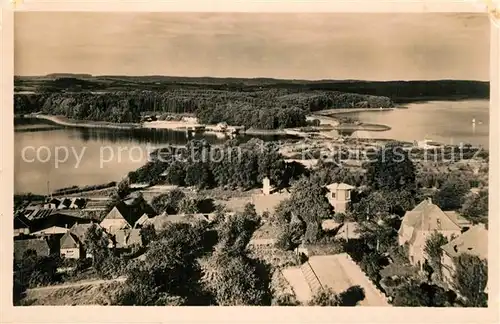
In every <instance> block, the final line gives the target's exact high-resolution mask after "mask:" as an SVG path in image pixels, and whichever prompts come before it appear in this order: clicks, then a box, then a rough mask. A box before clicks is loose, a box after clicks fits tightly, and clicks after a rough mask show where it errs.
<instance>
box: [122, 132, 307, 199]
mask: <svg viewBox="0 0 500 324" xmlns="http://www.w3.org/2000/svg"><path fill="white" fill-rule="evenodd" d="M173 152H174V150H172V149H170V148H163V149H159V150H157V151H155V152H153V154H152V156H151V159H150V161H149V162H148V163H146V164H145V165H144V166H142V167H141V168H139V169H137V170H136V171H132V172H130V173H129V175H128V177H129V179H130V181H131V182H143V183H151V184H156V183H159V182H162V181H166V182H168V183H170V184H173V185H179V186H196V187H198V188H211V187H216V186H217V187H230V188H242V189H251V188H255V187H260V186H261V184H262V179H263V178H264V177H269V178H270V180H271V182H272V183H273V184H274V185H276V186H286V185H288V184H289V183H290V181H291V180H293V179H295V178H298V177H299V176H300V175H302V174H303V173H306V172H307V171H306V169H305V167H303V166H298V165H297V163H286V162H285V160H284V158H283V156H282V155H281V154H280V153H279V152H278V147H277V146H276V145H275V144H272V143H265V142H263V141H261V140H258V139H252V140H250V141H248V142H246V143H243V144H240V143H238V142H235V141H229V142H227V143H226V144H225V145H223V146H217V147H215V146H214V147H212V146H211V145H210V144H208V143H207V142H206V141H198V140H192V141H190V142H189V143H188V144H187V145H186V148H185V149H184V150H181V151H180V152H177V154H175V155H174V153H173ZM164 171H166V176H165V178H163V177H162V176H161V175H162V173H163V172H164Z"/></svg>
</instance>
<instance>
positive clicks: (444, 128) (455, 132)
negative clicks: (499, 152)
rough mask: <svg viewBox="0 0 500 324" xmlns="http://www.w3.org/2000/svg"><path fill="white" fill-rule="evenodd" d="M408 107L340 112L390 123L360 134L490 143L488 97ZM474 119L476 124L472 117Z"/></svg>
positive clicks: (450, 142)
mask: <svg viewBox="0 0 500 324" xmlns="http://www.w3.org/2000/svg"><path fill="white" fill-rule="evenodd" d="M406 107H407V108H408V109H394V110H390V111H365V112H355V113H345V114H337V115H336V116H349V117H355V118H357V119H359V120H360V121H361V122H363V123H373V124H384V125H388V126H390V127H391V129H390V130H388V131H383V132H365V131H356V132H355V133H354V134H353V135H352V136H357V137H359V138H390V139H398V140H403V141H414V140H423V139H424V138H428V139H432V140H433V141H436V142H440V143H443V144H453V145H457V144H460V143H469V144H472V145H481V146H483V147H486V148H488V147H489V123H490V116H489V101H488V100H464V101H429V102H422V103H412V104H408V105H406ZM473 119H475V120H476V123H475V125H474V124H473V123H472V120H473Z"/></svg>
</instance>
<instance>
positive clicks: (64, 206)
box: [57, 198, 71, 209]
mask: <svg viewBox="0 0 500 324" xmlns="http://www.w3.org/2000/svg"><path fill="white" fill-rule="evenodd" d="M69 206H71V199H69V198H64V199H62V200H61V202H60V203H59V206H57V209H68V208H69Z"/></svg>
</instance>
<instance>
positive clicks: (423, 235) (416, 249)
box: [398, 198, 462, 269]
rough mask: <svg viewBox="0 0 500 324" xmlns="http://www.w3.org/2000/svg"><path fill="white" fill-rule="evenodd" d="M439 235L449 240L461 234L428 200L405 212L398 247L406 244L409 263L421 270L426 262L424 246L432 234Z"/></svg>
mask: <svg viewBox="0 0 500 324" xmlns="http://www.w3.org/2000/svg"><path fill="white" fill-rule="evenodd" d="M434 232H438V233H441V234H442V235H443V236H445V237H446V238H448V240H451V239H452V238H453V237H457V236H459V235H460V234H461V232H462V231H461V227H460V226H459V225H458V224H457V223H456V222H454V221H453V220H452V219H451V218H450V216H449V215H447V214H446V213H445V212H443V211H442V210H441V209H440V208H439V207H438V206H436V205H435V204H433V203H432V200H431V199H430V198H429V199H427V200H424V201H422V202H421V203H420V204H418V205H417V206H416V207H415V208H414V209H413V210H411V211H407V212H406V214H405V215H404V217H403V220H402V222H401V227H400V228H399V231H398V241H399V245H405V244H408V253H409V259H410V263H411V264H413V265H417V266H419V267H420V268H421V269H422V267H423V265H424V262H425V260H426V256H425V252H424V249H425V244H426V242H427V239H428V238H429V237H430V236H431V235H432V234H433V233H434Z"/></svg>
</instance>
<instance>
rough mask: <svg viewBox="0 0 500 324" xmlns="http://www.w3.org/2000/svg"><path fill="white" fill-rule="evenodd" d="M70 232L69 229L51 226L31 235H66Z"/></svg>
mask: <svg viewBox="0 0 500 324" xmlns="http://www.w3.org/2000/svg"><path fill="white" fill-rule="evenodd" d="M68 231H69V229H68V227H60V226H50V227H47V228H43V229H41V230H39V231H36V232H33V233H31V234H32V235H34V236H49V235H64V234H66V233H67V232H68Z"/></svg>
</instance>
